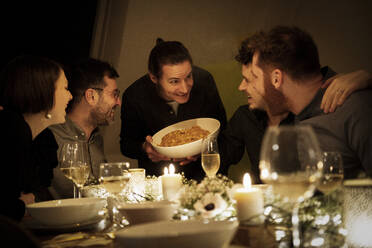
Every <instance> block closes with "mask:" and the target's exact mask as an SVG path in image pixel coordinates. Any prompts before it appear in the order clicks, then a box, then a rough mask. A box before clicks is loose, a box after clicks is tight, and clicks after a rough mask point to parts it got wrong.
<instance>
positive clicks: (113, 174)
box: [98, 162, 130, 230]
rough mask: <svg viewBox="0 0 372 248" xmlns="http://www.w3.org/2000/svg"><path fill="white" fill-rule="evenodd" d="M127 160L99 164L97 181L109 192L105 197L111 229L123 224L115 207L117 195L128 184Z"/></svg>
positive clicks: (120, 226)
mask: <svg viewBox="0 0 372 248" xmlns="http://www.w3.org/2000/svg"><path fill="white" fill-rule="evenodd" d="M129 166H130V165H129V163H128V162H116V163H101V164H100V166H99V178H98V180H99V182H100V183H101V184H102V185H103V186H104V188H105V189H106V191H107V192H108V193H109V196H108V197H107V209H108V211H109V216H110V219H111V222H112V229H113V230H117V229H120V228H122V227H124V225H123V224H122V216H121V215H120V213H119V211H118V209H117V206H116V205H117V202H118V197H119V196H120V194H121V193H123V192H124V191H125V190H126V188H127V185H128V182H129V179H130V173H129V172H128V169H129Z"/></svg>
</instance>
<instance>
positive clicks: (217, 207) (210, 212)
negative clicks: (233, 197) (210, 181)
mask: <svg viewBox="0 0 372 248" xmlns="http://www.w3.org/2000/svg"><path fill="white" fill-rule="evenodd" d="M226 208H227V203H226V201H225V200H224V199H223V198H222V197H221V194H213V193H207V194H205V195H204V196H203V197H202V198H201V199H200V200H198V201H197V202H195V204H194V209H195V210H196V211H197V212H199V213H201V216H202V217H203V218H213V217H215V216H216V215H218V214H221V213H222V212H223V211H225V210H226Z"/></svg>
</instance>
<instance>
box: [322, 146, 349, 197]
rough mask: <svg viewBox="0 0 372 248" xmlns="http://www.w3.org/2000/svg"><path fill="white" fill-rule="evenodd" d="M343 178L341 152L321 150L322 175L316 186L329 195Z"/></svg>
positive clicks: (339, 184)
mask: <svg viewBox="0 0 372 248" xmlns="http://www.w3.org/2000/svg"><path fill="white" fill-rule="evenodd" d="M343 179H344V167H343V163H342V157H341V154H340V153H338V152H334V151H332V152H323V176H322V178H321V180H320V182H319V184H318V186H317V188H318V190H319V191H320V192H322V193H323V194H324V195H329V194H330V193H332V192H333V191H335V190H336V189H338V188H339V187H340V186H341V184H342V181H343Z"/></svg>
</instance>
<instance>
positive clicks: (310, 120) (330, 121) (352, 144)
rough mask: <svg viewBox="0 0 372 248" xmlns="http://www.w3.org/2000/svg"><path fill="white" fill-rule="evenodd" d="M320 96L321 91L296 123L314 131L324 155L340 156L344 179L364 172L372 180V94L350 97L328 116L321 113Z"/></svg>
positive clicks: (365, 93) (359, 93)
mask: <svg viewBox="0 0 372 248" xmlns="http://www.w3.org/2000/svg"><path fill="white" fill-rule="evenodd" d="M323 93H324V89H320V90H319V91H318V93H317V94H316V96H315V97H314V99H313V100H312V102H311V103H310V104H309V105H308V106H307V107H306V108H305V109H304V110H303V111H302V112H301V113H300V114H299V115H297V116H296V121H297V122H300V123H301V124H309V125H311V126H312V127H313V128H314V131H315V133H316V135H317V137H318V139H319V143H320V146H321V148H322V150H323V151H338V152H340V154H341V155H342V159H343V163H344V170H345V173H344V174H345V178H354V177H357V176H358V174H360V172H363V171H364V172H366V173H367V174H368V175H369V176H372V131H371V130H372V129H371V128H372V91H371V90H363V91H358V92H355V93H353V94H352V95H350V96H349V97H348V98H347V99H346V101H345V102H344V104H343V105H342V106H339V107H338V108H337V109H336V111H335V112H334V113H329V114H324V113H323V111H322V110H321V109H320V104H321V101H322V97H323Z"/></svg>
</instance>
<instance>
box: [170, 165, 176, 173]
mask: <svg viewBox="0 0 372 248" xmlns="http://www.w3.org/2000/svg"><path fill="white" fill-rule="evenodd" d="M174 172H175V169H174V166H173V164H170V165H169V174H171V175H173V174H174Z"/></svg>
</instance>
